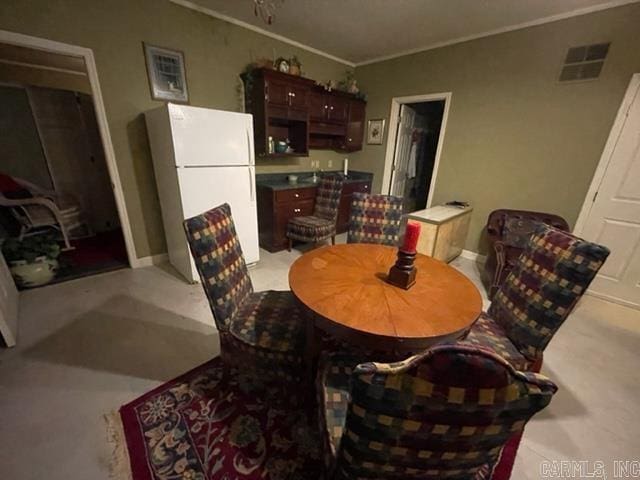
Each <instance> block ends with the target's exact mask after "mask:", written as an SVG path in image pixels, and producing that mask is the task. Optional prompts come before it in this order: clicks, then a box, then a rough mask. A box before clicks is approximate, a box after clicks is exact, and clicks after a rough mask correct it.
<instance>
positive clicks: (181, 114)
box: [168, 104, 254, 167]
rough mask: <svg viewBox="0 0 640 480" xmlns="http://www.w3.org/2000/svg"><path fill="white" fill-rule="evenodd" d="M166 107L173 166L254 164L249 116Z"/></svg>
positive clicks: (219, 111)
mask: <svg viewBox="0 0 640 480" xmlns="http://www.w3.org/2000/svg"><path fill="white" fill-rule="evenodd" d="M168 108H169V118H170V121H171V131H172V136H173V144H174V148H175V158H176V165H178V166H201V167H203V166H214V165H215V166H218V165H254V157H253V119H252V116H251V115H249V114H246V113H235V112H225V111H222V110H212V109H209V108H198V107H187V106H183V105H173V104H169V105H168Z"/></svg>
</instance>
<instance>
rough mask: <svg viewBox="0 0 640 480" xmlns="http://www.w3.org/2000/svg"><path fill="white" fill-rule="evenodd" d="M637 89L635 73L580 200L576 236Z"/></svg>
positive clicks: (638, 80) (638, 77)
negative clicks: (584, 193)
mask: <svg viewBox="0 0 640 480" xmlns="http://www.w3.org/2000/svg"><path fill="white" fill-rule="evenodd" d="M638 89H640V73H635V74H633V76H632V77H631V81H630V82H629V86H628V87H627V91H626V92H625V94H624V98H623V99H622V103H621V104H620V108H619V109H618V113H617V114H616V118H615V120H614V121H613V126H612V127H611V131H610V132H609V137H608V138H607V143H605V145H604V150H603V151H602V156H601V157H600V161H599V162H598V166H597V167H596V171H595V172H594V174H593V179H592V180H591V185H590V186H589V190H587V195H586V196H585V197H584V202H582V208H581V209H580V214H579V215H578V220H576V226H575V227H574V229H573V233H574V234H575V235H577V236H581V235H582V231H583V230H584V227H585V224H586V222H587V219H588V218H589V213H590V212H591V207H592V206H593V202H594V200H595V197H596V193H598V190H599V189H600V184H601V183H602V180H603V179H604V175H605V173H606V172H607V167H608V166H609V162H610V161H611V156H612V155H613V151H614V149H615V147H616V144H617V143H618V139H619V138H620V134H621V133H622V127H624V122H625V119H626V116H627V113H628V112H629V109H630V108H631V104H632V103H633V99H634V98H635V96H636V93H637V92H638Z"/></svg>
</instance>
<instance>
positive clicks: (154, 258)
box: [136, 253, 169, 268]
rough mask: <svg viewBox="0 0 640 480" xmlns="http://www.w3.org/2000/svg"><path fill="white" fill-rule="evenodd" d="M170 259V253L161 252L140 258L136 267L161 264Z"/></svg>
mask: <svg viewBox="0 0 640 480" xmlns="http://www.w3.org/2000/svg"><path fill="white" fill-rule="evenodd" d="M168 261H169V254H168V253H159V254H157V255H149V256H148V257H142V258H139V259H138V262H137V265H136V267H138V268H142V267H151V266H153V265H161V264H163V263H167V262H168Z"/></svg>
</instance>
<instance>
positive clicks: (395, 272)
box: [387, 249, 418, 290]
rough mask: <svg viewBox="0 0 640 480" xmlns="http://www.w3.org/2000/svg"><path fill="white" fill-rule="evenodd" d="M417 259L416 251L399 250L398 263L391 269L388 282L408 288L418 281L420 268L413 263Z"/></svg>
mask: <svg viewBox="0 0 640 480" xmlns="http://www.w3.org/2000/svg"><path fill="white" fill-rule="evenodd" d="M415 259H416V252H413V253H412V252H405V251H404V250H400V249H399V250H398V258H397V259H396V263H395V265H394V266H393V267H391V269H390V270H389V275H388V276H387V282H388V283H390V284H391V285H395V286H396V287H400V288H404V289H405V290H408V289H409V288H411V287H412V286H413V284H414V283H416V273H417V272H418V269H417V268H416V267H415V266H414V265H413V262H414V261H415Z"/></svg>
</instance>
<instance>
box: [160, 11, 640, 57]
mask: <svg viewBox="0 0 640 480" xmlns="http://www.w3.org/2000/svg"><path fill="white" fill-rule="evenodd" d="M169 1H170V2H171V3H175V4H176V5H180V6H181V7H185V8H188V9H190V10H195V11H196V12H200V13H203V14H205V15H208V16H210V17H213V18H217V19H218V20H222V21H224V22H227V23H231V24H233V25H237V26H238V27H242V28H246V29H247V30H251V31H252V32H256V33H259V34H261V35H264V36H266V37H269V38H273V39H274V40H278V41H280V42H283V43H288V44H289V45H291V46H294V47H298V48H301V49H303V50H306V51H308V52H311V53H315V54H316V55H320V56H321V57H325V58H328V59H329V60H333V61H334V62H338V63H342V64H344V65H347V66H349V67H355V66H356V64H355V63H354V62H350V61H349V60H345V59H344V58H340V57H336V56H335V55H331V54H330V53H327V52H324V51H322V50H318V49H317V48H313V47H311V46H309V45H305V44H304V43H300V42H298V41H296V40H293V39H291V38H288V37H284V36H282V35H278V34H277V33H273V32H270V31H269V30H265V29H264V28H260V27H257V26H255V25H252V24H251V23H247V22H243V21H242V20H238V19H237V18H233V17H230V16H229V15H224V14H222V13H219V12H216V11H215V10H212V9H210V8H207V7H203V6H202V5H198V4H197V3H194V2H191V1H189V0H169ZM638 1H640V0H638Z"/></svg>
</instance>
